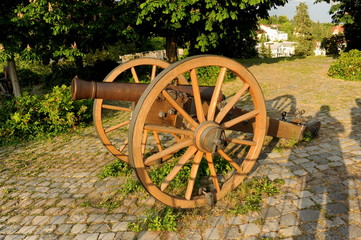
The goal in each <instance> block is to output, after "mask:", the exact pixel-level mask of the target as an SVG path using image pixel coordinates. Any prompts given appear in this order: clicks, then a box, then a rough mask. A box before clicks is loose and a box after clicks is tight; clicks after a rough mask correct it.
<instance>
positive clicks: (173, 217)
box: [128, 207, 181, 232]
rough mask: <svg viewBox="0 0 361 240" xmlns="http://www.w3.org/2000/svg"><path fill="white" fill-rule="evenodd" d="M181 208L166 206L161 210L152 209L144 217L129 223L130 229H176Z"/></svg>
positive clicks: (138, 230)
mask: <svg viewBox="0 0 361 240" xmlns="http://www.w3.org/2000/svg"><path fill="white" fill-rule="evenodd" d="M180 217H181V210H177V209H174V208H170V207H164V208H163V209H161V210H160V211H157V210H156V209H150V210H149V211H148V212H147V213H146V214H145V217H144V218H140V219H138V221H136V222H132V223H130V224H129V225H128V229H129V230H131V231H135V232H140V231H143V230H150V231H176V230H177V224H178V222H179V218H180Z"/></svg>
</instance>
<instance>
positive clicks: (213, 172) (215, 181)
mask: <svg viewBox="0 0 361 240" xmlns="http://www.w3.org/2000/svg"><path fill="white" fill-rule="evenodd" d="M206 159H207V163H208V167H209V171H210V173H211V178H212V181H213V185H214V188H215V189H216V191H217V192H219V191H221V188H220V187H219V182H218V178H217V172H216V169H215V168H214V163H213V158H212V153H206Z"/></svg>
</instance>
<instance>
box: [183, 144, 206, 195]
mask: <svg viewBox="0 0 361 240" xmlns="http://www.w3.org/2000/svg"><path fill="white" fill-rule="evenodd" d="M202 157H203V152H201V151H198V152H197V153H196V156H195V157H194V159H193V164H192V169H191V173H190V176H189V182H188V186H187V190H186V194H185V198H186V199H187V200H190V199H191V197H192V192H193V188H194V184H195V182H196V177H197V173H198V168H199V165H200V163H201V160H202Z"/></svg>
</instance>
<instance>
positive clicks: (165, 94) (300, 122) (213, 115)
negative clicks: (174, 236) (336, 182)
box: [72, 55, 321, 208]
mask: <svg viewBox="0 0 361 240" xmlns="http://www.w3.org/2000/svg"><path fill="white" fill-rule="evenodd" d="M145 69H147V70H145ZM140 73H141V74H140ZM122 75H125V76H127V77H125V78H126V79H127V80H129V79H131V80H132V82H133V83H124V82H118V81H122V80H123V79H124V78H122ZM140 75H141V76H140ZM234 79H236V80H235V81H233V82H230V81H232V80H234ZM234 86H237V87H234ZM72 97H73V99H74V100H77V99H83V98H91V99H95V101H94V108H93V115H94V125H95V128H96V131H97V133H98V135H99V137H100V139H101V141H102V143H103V144H104V146H105V147H106V148H107V149H108V150H109V151H110V152H111V153H112V154H113V155H114V156H116V157H118V158H119V159H121V160H122V161H124V162H126V163H129V164H130V165H131V166H132V167H133V169H134V171H135V173H136V176H137V177H138V179H139V181H140V182H141V184H142V185H143V186H144V188H145V189H146V190H147V191H148V192H149V193H150V195H152V196H153V197H154V198H156V199H157V200H159V201H160V202H162V203H164V204H166V205H168V206H171V207H177V208H195V207H199V206H204V205H206V204H208V205H210V206H214V204H215V203H216V201H217V200H219V199H221V198H222V197H224V196H225V195H226V194H227V193H228V192H230V191H232V190H233V189H234V188H236V187H237V186H238V185H239V184H240V183H241V182H242V181H243V180H244V179H245V178H246V177H247V175H248V174H249V173H250V171H251V170H252V168H253V166H254V164H255V162H256V161H257V159H258V157H259V155H260V152H261V150H262V147H263V143H264V139H265V136H266V135H268V136H273V137H278V138H288V139H295V140H297V141H299V140H301V139H302V138H303V136H304V135H305V134H306V133H307V134H312V135H317V133H318V131H319V129H320V125H321V124H320V122H318V121H311V120H310V119H306V118H302V117H300V118H295V119H291V120H287V119H286V118H285V114H283V116H282V119H280V120H278V119H275V118H271V117H268V116H267V111H266V104H265V100H264V97H263V93H262V91H261V88H260V86H259V84H258V82H257V80H256V79H255V77H254V76H253V75H252V74H251V73H250V71H248V70H247V68H246V67H244V66H243V65H242V64H240V63H239V62H237V61H235V60H232V59H229V58H226V57H223V56H213V55H200V56H194V57H189V58H186V59H183V60H181V61H178V62H176V63H173V64H171V65H170V64H169V63H167V62H164V61H161V60H157V59H150V58H141V59H136V60H132V61H129V62H126V63H123V64H120V65H119V66H118V67H116V68H115V69H114V70H113V71H112V72H110V73H109V74H108V76H107V77H106V78H105V79H104V81H103V82H88V81H84V80H81V79H79V78H74V79H73V81H72ZM105 116H108V117H105ZM108 118H112V119H113V121H112V122H111V123H110V124H109V123H108ZM114 121H115V122H116V123H114ZM126 131H128V137H125V138H124V137H122V136H124V135H125V132H126ZM155 172H156V174H155Z"/></svg>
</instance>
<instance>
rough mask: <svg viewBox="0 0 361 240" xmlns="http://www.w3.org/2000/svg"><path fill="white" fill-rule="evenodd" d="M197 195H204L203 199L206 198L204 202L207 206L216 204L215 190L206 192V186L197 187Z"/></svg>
mask: <svg viewBox="0 0 361 240" xmlns="http://www.w3.org/2000/svg"><path fill="white" fill-rule="evenodd" d="M198 191H199V193H198V194H199V195H204V197H205V200H206V204H207V205H208V206H209V207H214V206H216V202H217V199H216V196H215V192H214V191H210V192H206V188H205V187H201V188H199V190H198Z"/></svg>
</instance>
